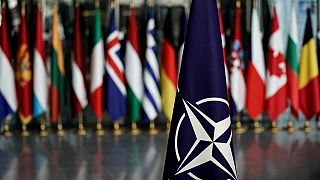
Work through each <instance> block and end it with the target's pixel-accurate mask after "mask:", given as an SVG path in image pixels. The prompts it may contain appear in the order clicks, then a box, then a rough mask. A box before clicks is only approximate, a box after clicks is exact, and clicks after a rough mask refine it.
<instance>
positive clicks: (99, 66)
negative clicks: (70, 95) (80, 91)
mask: <svg viewBox="0 0 320 180" xmlns="http://www.w3.org/2000/svg"><path fill="white" fill-rule="evenodd" d="M93 28H94V31H93V33H94V34H93V41H94V42H93V43H94V46H93V50H92V53H91V64H90V75H91V82H90V93H91V105H92V109H93V112H94V114H95V116H96V117H97V120H98V123H101V122H102V117H103V102H102V100H103V75H104V67H105V65H104V59H105V58H104V50H103V37H102V32H101V15H100V9H99V3H96V10H95V18H94V25H93Z"/></svg>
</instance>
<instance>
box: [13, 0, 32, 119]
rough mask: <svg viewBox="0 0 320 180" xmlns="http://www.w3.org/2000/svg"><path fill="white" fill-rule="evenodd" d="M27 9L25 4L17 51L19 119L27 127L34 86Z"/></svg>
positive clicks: (30, 116) (30, 113)
mask: <svg viewBox="0 0 320 180" xmlns="http://www.w3.org/2000/svg"><path fill="white" fill-rule="evenodd" d="M25 15H26V9H25V4H24V3H22V7H21V18H20V19H21V22H20V28H19V40H18V51H17V62H16V65H17V68H16V79H17V96H18V102H19V117H20V120H21V122H22V124H24V125H26V124H28V123H29V122H30V121H31V118H32V105H31V103H32V99H31V97H32V96H31V93H32V89H31V88H32V86H31V78H32V74H31V62H30V54H29V48H28V36H27V25H26V17H25Z"/></svg>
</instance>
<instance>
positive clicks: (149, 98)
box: [142, 7, 161, 121]
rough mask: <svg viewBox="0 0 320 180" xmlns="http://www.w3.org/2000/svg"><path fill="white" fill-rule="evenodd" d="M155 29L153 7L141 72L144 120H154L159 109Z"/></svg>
mask: <svg viewBox="0 0 320 180" xmlns="http://www.w3.org/2000/svg"><path fill="white" fill-rule="evenodd" d="M156 34H157V32H156V29H155V19H154V8H153V7H149V9H148V24H147V49H146V54H145V58H146V62H145V67H144V72H143V80H144V87H145V88H144V96H143V99H142V106H143V110H144V114H145V117H144V120H146V121H152V120H154V119H155V118H156V117H157V116H158V114H159V111H160V110H161V96H160V90H159V79H160V73H159V63H158V58H157V53H158V47H157V42H156V39H155V38H156Z"/></svg>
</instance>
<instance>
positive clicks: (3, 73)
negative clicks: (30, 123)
mask: <svg viewBox="0 0 320 180" xmlns="http://www.w3.org/2000/svg"><path fill="white" fill-rule="evenodd" d="M1 9H2V12H1V14H2V25H1V27H0V38H1V40H0V124H1V122H2V120H3V119H4V118H6V117H7V116H9V115H11V114H13V113H14V112H16V111H17V108H18V102H17V97H16V85H15V77H14V69H13V65H12V64H13V62H12V60H11V53H10V45H9V39H8V36H9V34H8V31H7V22H6V5H5V4H2V8H1Z"/></svg>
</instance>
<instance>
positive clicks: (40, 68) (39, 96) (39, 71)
mask: <svg viewBox="0 0 320 180" xmlns="http://www.w3.org/2000/svg"><path fill="white" fill-rule="evenodd" d="M35 34H36V39H35V47H34V55H33V116H34V117H39V116H40V115H42V114H43V113H46V112H47V111H48V93H49V84H48V71H47V66H46V58H45V57H46V56H45V46H44V41H43V36H42V34H43V32H42V16H41V7H40V4H39V3H38V5H37V10H36V32H35Z"/></svg>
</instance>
